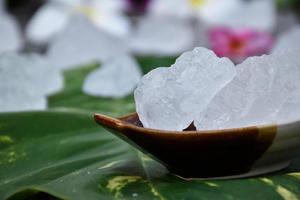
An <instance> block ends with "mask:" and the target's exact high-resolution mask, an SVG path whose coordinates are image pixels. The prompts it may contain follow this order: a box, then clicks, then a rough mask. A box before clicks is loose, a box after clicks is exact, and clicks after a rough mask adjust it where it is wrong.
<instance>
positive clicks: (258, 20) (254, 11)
mask: <svg viewBox="0 0 300 200" xmlns="http://www.w3.org/2000/svg"><path fill="white" fill-rule="evenodd" d="M224 3H225V1H224ZM226 3H227V1H226ZM238 5H239V6H238ZM220 6H222V5H220ZM234 7H235V9H232V10H228V11H230V12H227V13H223V15H221V14H219V15H218V16H220V17H219V18H216V20H215V21H211V22H212V23H213V25H225V26H229V27H231V28H252V29H255V30H260V31H268V32H271V31H272V30H273V29H274V27H275V23H276V8H275V3H274V1H273V0H254V1H251V2H244V3H242V4H241V3H240V4H236V6H234ZM232 8H233V7H232ZM209 14H210V15H211V17H212V19H213V12H209Z"/></svg>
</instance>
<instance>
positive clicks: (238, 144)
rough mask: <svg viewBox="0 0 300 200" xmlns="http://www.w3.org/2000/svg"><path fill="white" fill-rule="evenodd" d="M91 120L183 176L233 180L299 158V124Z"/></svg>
mask: <svg viewBox="0 0 300 200" xmlns="http://www.w3.org/2000/svg"><path fill="white" fill-rule="evenodd" d="M94 117H95V121H96V122H97V123H98V124H100V125H101V126H103V127H104V128H106V129H107V130H109V131H110V132H111V133H113V134H115V135H116V136H118V137H120V138H121V139H123V140H124V141H126V142H127V143H129V144H131V145H133V146H134V147H136V148H137V149H139V150H140V151H142V152H144V153H146V154H147V155H149V156H151V157H152V158H154V159H155V160H157V161H158V162H160V163H162V164H163V165H164V166H165V167H166V168H167V169H168V170H169V171H170V172H171V173H174V174H176V175H179V176H181V177H184V178H220V177H222V178H238V177H247V176H254V175H259V174H264V173H269V172H273V171H277V170H281V169H283V168H285V167H287V166H288V165H289V163H290V161H291V159H292V158H293V157H295V156H296V155H297V154H298V152H299V151H298V149H299V145H300V121H298V122H294V123H289V124H283V125H276V124H271V125H266V126H253V127H246V128H236V129H226V130H215V131H195V130H194V129H193V127H189V129H188V130H186V131H181V132H180V131H177V132H176V131H162V130H154V129H147V128H143V125H142V123H141V122H140V120H139V118H138V115H137V114H136V113H133V114H130V115H128V116H125V117H122V118H118V119H116V118H112V117H108V116H105V115H101V114H95V116H94Z"/></svg>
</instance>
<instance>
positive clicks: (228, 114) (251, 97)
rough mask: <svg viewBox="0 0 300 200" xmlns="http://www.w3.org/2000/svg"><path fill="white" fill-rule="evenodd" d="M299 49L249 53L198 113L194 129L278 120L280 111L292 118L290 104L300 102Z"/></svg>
mask: <svg viewBox="0 0 300 200" xmlns="http://www.w3.org/2000/svg"><path fill="white" fill-rule="evenodd" d="M299 53H300V52H299V51H298V52H297V51H295V52H288V53H284V54H277V55H276V54H274V55H269V56H261V57H252V58H249V59H247V60H246V61H245V62H243V63H242V64H240V65H238V66H237V75H236V76H235V78H234V79H233V80H232V81H231V82H230V83H229V84H228V85H227V86H226V87H224V89H223V90H221V91H220V92H219V93H218V94H217V95H216V96H215V97H214V98H213V100H212V101H211V102H210V103H209V105H208V107H207V108H206V109H205V110H204V111H203V112H201V113H199V116H198V118H197V120H196V121H195V126H196V127H197V129H198V130H204V129H205V130H207V129H222V128H236V127H245V126H252V125H260V124H266V123H274V122H277V123H281V122H282V120H283V118H282V115H285V117H286V118H295V116H294V112H295V111H294V110H292V108H293V107H294V106H295V107H297V106H298V107H299V103H300V102H299V98H300V68H299V66H300V60H299V59H298V55H299ZM297 102H298V103H297ZM297 104H298V105H297ZM291 105H292V106H291ZM280 113H284V114H280Z"/></svg>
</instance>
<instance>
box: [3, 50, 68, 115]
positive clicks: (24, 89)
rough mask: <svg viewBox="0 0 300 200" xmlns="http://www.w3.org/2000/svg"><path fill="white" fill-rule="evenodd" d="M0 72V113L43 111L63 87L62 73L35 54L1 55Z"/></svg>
mask: <svg viewBox="0 0 300 200" xmlns="http://www.w3.org/2000/svg"><path fill="white" fill-rule="evenodd" d="M0 71H1V73H0V80H1V83H0V93H1V97H0V112H1V111H20V110H32V109H34V110H35V109H45V108H46V105H47V101H46V97H47V96H48V95H51V94H54V93H55V92H57V91H59V90H60V89H62V87H63V76H62V74H61V73H60V72H59V71H58V70H55V69H54V68H53V67H51V66H50V65H49V64H48V63H47V61H46V60H45V59H44V58H42V57H39V56H37V55H20V54H16V53H5V54H2V55H1V56H0Z"/></svg>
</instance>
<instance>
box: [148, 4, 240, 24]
mask: <svg viewBox="0 0 300 200" xmlns="http://www.w3.org/2000/svg"><path fill="white" fill-rule="evenodd" d="M241 6H242V1H241V0H226V1H224V0H153V2H152V4H151V5H150V9H149V12H151V13H152V14H154V15H171V16H177V17H182V18H190V17H192V16H194V17H197V18H199V19H201V21H205V22H206V23H208V24H215V23H218V22H219V21H220V20H222V19H223V17H224V16H227V15H229V14H230V13H232V12H234V11H236V10H238V9H240V8H241Z"/></svg>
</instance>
